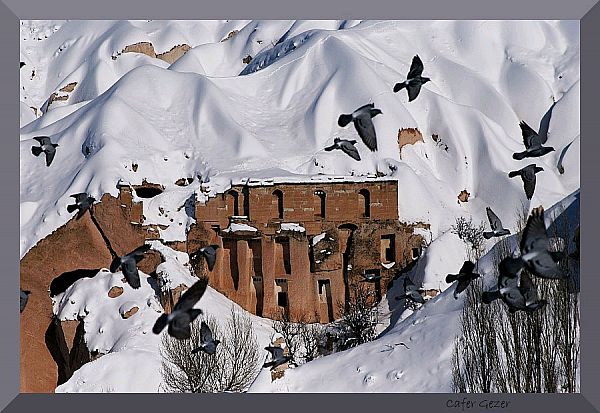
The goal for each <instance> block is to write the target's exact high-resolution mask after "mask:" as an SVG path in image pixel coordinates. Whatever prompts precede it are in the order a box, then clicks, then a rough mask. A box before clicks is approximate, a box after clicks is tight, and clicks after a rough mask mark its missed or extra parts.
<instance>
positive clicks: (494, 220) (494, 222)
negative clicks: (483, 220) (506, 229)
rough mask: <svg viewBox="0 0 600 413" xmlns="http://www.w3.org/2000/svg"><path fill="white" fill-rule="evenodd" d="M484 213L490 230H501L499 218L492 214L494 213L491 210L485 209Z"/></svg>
mask: <svg viewBox="0 0 600 413" xmlns="http://www.w3.org/2000/svg"><path fill="white" fill-rule="evenodd" d="M485 212H486V213H487V217H488V220H489V221H490V228H492V231H499V230H501V229H502V221H500V218H498V216H497V215H496V214H494V211H492V208H490V207H487V208H486V209H485Z"/></svg>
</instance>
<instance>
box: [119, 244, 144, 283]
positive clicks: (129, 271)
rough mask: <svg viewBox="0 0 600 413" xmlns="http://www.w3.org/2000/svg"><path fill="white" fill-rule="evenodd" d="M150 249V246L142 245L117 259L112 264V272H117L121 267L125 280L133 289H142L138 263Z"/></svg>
mask: <svg viewBox="0 0 600 413" xmlns="http://www.w3.org/2000/svg"><path fill="white" fill-rule="evenodd" d="M149 249H150V245H142V246H141V247H138V248H136V249H134V250H133V251H131V252H130V253H129V254H126V255H123V256H122V257H116V258H115V259H114V260H113V261H112V263H111V264H110V272H117V270H118V269H119V267H121V270H122V271H123V275H124V276H125V279H126V280H127V282H128V283H129V285H130V286H131V288H134V289H138V288H140V287H141V284H140V274H139V272H138V269H137V263H138V262H140V261H141V260H142V259H143V258H144V253H146V252H147V251H148V250H149Z"/></svg>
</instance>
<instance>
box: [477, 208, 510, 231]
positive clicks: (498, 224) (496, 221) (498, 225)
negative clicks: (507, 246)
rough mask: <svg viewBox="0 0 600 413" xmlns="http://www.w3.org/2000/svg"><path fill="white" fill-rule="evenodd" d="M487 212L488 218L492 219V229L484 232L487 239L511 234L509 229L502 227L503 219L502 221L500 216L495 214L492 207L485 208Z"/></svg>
mask: <svg viewBox="0 0 600 413" xmlns="http://www.w3.org/2000/svg"><path fill="white" fill-rule="evenodd" d="M485 212H486V213H487V217H488V220H489V221H490V228H491V229H492V231H491V232H484V233H483V237H484V238H485V239H490V238H492V237H501V236H503V235H508V234H510V231H509V230H508V229H506V228H502V221H500V218H498V216H497V215H496V214H494V211H492V208H490V207H487V208H485Z"/></svg>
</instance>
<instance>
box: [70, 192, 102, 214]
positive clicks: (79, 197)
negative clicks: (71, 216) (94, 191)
mask: <svg viewBox="0 0 600 413" xmlns="http://www.w3.org/2000/svg"><path fill="white" fill-rule="evenodd" d="M71 198H75V203H74V204H72V205H67V211H68V212H73V211H75V210H78V212H77V218H76V219H79V218H81V217H82V216H83V214H85V211H87V210H88V209H89V208H90V207H91V206H92V204H93V203H94V201H96V198H94V197H91V196H88V194H86V193H85V192H83V193H80V194H73V195H71Z"/></svg>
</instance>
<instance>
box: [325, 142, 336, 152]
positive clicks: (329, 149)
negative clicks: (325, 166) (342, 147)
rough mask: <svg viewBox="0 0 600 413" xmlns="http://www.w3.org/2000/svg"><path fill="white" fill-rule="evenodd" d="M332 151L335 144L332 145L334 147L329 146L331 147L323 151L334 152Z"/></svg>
mask: <svg viewBox="0 0 600 413" xmlns="http://www.w3.org/2000/svg"><path fill="white" fill-rule="evenodd" d="M334 149H335V144H334V145H331V146H328V147H326V148H325V149H324V150H326V151H327V152H331V151H332V150H334Z"/></svg>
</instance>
